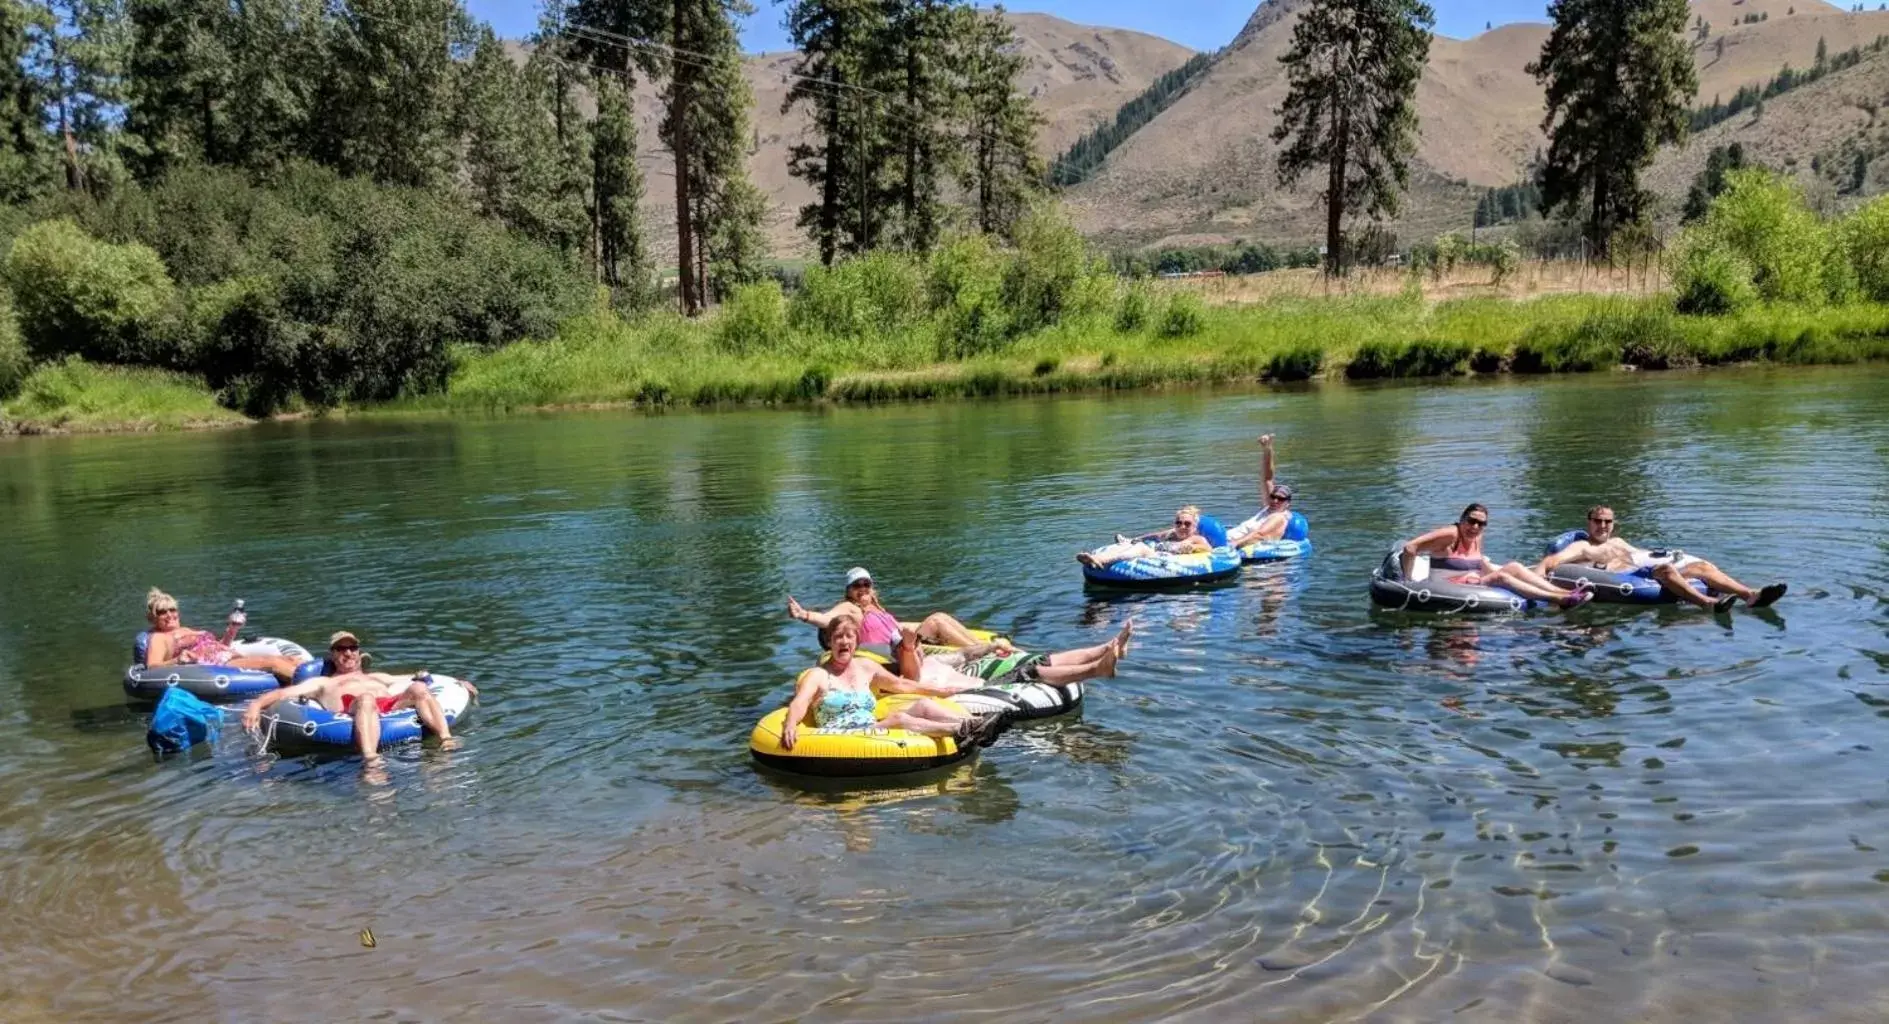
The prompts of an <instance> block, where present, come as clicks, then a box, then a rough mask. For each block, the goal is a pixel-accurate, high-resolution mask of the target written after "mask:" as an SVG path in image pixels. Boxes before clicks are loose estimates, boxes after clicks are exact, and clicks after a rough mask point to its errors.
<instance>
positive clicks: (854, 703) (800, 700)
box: [781, 616, 1004, 750]
mask: <svg viewBox="0 0 1889 1024" xmlns="http://www.w3.org/2000/svg"><path fill="white" fill-rule="evenodd" d="M831 632H832V639H833V657H832V659H831V660H829V661H828V662H827V663H826V664H824V665H820V666H818V667H816V668H814V669H812V670H811V671H809V672H807V673H806V674H805V675H803V676H801V677H800V685H799V686H798V687H796V688H795V690H794V699H793V702H792V703H790V704H788V705H787V721H786V724H785V725H783V726H782V727H781V747H782V748H784V749H786V750H792V749H794V744H795V743H796V742H798V740H799V732H800V724H799V723H800V721H801V719H803V718H807V715H808V712H812V719H811V722H812V724H813V727H814V728H816V729H842V730H865V729H904V730H906V731H907V732H915V733H918V734H919V735H921V736H951V737H955V738H956V739H957V740H958V741H959V742H963V743H968V742H973V741H975V742H978V743H982V744H985V745H989V743H990V741H991V740H993V739H995V738H996V736H997V733H998V732H1000V731H1001V730H1002V728H1003V725H1004V723H1003V717H1002V716H1001V715H982V716H979V715H967V714H965V713H964V712H962V711H954V710H952V709H951V708H948V707H945V706H944V705H943V704H940V703H938V702H937V701H934V700H927V699H924V698H920V699H919V700H917V701H914V702H913V703H911V704H909V705H907V706H906V707H905V708H904V709H903V710H900V711H894V712H892V713H890V714H888V715H886V716H885V717H884V718H880V717H878V716H877V715H876V714H875V713H874V708H873V706H874V704H875V703H876V699H875V698H874V697H873V692H872V690H873V686H874V685H875V684H877V685H879V686H881V687H883V688H885V689H886V690H887V691H888V692H893V693H900V692H910V691H911V686H910V685H909V684H908V683H906V682H905V681H904V680H901V679H900V678H899V677H898V676H895V675H893V674H892V673H890V672H887V671H886V670H885V666H883V665H880V664H878V663H877V662H874V661H871V660H868V659H866V658H855V657H853V655H854V653H855V652H857V651H858V650H859V622H858V620H856V619H854V618H852V617H850V616H841V617H840V618H838V619H836V620H834V622H833V624H832V627H831Z"/></svg>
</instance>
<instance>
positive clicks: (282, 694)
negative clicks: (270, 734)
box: [243, 676, 328, 729]
mask: <svg viewBox="0 0 1889 1024" xmlns="http://www.w3.org/2000/svg"><path fill="white" fill-rule="evenodd" d="M326 685H328V677H327V676H316V677H315V678H313V679H310V680H308V681H306V682H301V683H296V684H295V685H294V686H285V687H283V688H281V689H280V690H270V691H269V692H268V693H265V694H263V695H262V696H260V697H257V698H256V699H255V700H252V701H250V702H249V706H248V707H246V708H244V709H243V728H245V729H254V728H255V727H256V726H258V725H261V724H262V712H263V709H265V708H267V707H269V706H270V705H272V704H278V703H281V702H282V701H285V700H293V699H295V698H297V697H312V696H314V695H315V694H317V693H319V692H321V688H322V687H324V686H326Z"/></svg>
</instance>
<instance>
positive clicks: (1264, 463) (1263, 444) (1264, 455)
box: [1259, 434, 1272, 508]
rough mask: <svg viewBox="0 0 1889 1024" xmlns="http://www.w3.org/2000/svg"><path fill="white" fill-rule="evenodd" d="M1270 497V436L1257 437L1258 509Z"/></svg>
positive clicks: (1264, 505)
mask: <svg viewBox="0 0 1889 1024" xmlns="http://www.w3.org/2000/svg"><path fill="white" fill-rule="evenodd" d="M1271 497H1272V435H1271V434H1261V435H1259V507H1260V508H1267V507H1268V505H1267V504H1266V500H1267V499H1268V498H1271Z"/></svg>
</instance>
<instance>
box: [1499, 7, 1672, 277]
mask: <svg viewBox="0 0 1889 1024" xmlns="http://www.w3.org/2000/svg"><path fill="white" fill-rule="evenodd" d="M1548 15H1549V19H1550V20H1551V21H1552V22H1553V27H1552V28H1551V29H1550V31H1549V34H1548V38H1547V39H1546V40H1545V41H1544V42H1543V43H1542V46H1541V54H1540V56H1539V57H1538V58H1537V59H1536V60H1535V62H1534V63H1532V64H1530V65H1529V66H1528V71H1529V72H1530V73H1531V74H1533V75H1534V76H1535V78H1536V79H1537V80H1538V81H1540V82H1541V83H1542V86H1543V88H1544V89H1545V90H1546V92H1547V119H1546V123H1545V126H1544V127H1545V128H1546V130H1547V132H1548V139H1549V143H1548V154H1547V162H1546V164H1545V165H1544V166H1543V168H1542V173H1541V193H1542V195H1541V203H1542V208H1543V210H1544V211H1546V210H1551V209H1555V208H1560V209H1562V210H1564V211H1566V212H1567V213H1569V214H1570V215H1577V214H1578V215H1580V216H1582V217H1584V218H1586V231H1587V237H1588V240H1589V241H1590V242H1591V243H1592V244H1593V245H1594V248H1595V251H1596V252H1597V253H1599V254H1603V255H1604V254H1605V253H1606V252H1607V251H1608V248H1609V246H1610V245H1611V244H1612V242H1613V236H1614V233H1615V232H1616V231H1618V230H1619V229H1620V228H1621V227H1622V226H1623V225H1627V224H1633V223H1637V222H1639V221H1640V220H1641V219H1642V218H1643V217H1644V215H1645V213H1646V209H1647V205H1648V203H1649V196H1648V193H1647V192H1646V190H1644V189H1642V188H1641V187H1640V173H1641V172H1642V171H1643V170H1645V169H1646V167H1647V166H1648V165H1649V164H1651V162H1652V159H1653V154H1654V152H1655V151H1656V150H1657V149H1658V148H1659V147H1660V146H1661V145H1664V144H1667V143H1672V142H1677V141H1679V140H1680V139H1682V138H1684V137H1685V133H1686V105H1687V104H1688V103H1690V102H1691V100H1692V97H1693V95H1694V94H1695V93H1696V92H1697V91H1698V88H1699V85H1698V73H1697V71H1696V70H1695V69H1694V67H1693V63H1692V52H1691V49H1690V48H1689V46H1688V45H1687V42H1686V39H1685V36H1684V32H1685V29H1686V23H1687V21H1688V20H1689V19H1688V12H1687V9H1686V0H1646V2H1644V3H1636V4H1618V3H1611V2H1608V0H1552V2H1551V3H1550V4H1549V6H1548Z"/></svg>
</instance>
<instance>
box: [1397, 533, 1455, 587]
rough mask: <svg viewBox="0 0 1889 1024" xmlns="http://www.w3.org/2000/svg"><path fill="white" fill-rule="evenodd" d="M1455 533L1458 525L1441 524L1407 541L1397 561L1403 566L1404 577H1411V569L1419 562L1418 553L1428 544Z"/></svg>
mask: <svg viewBox="0 0 1889 1024" xmlns="http://www.w3.org/2000/svg"><path fill="white" fill-rule="evenodd" d="M1455 535H1456V527H1454V526H1439V527H1437V528H1436V529H1434V530H1431V531H1430V532H1429V533H1426V534H1422V535H1420V536H1417V537H1413V538H1411V539H1410V540H1407V541H1405V542H1404V546H1403V550H1402V552H1401V557H1400V558H1399V559H1398V563H1397V564H1398V565H1400V566H1402V567H1403V570H1404V579H1409V578H1410V573H1411V570H1412V569H1413V568H1415V566H1416V564H1417V555H1418V554H1420V553H1422V551H1423V549H1424V547H1425V546H1426V545H1429V544H1433V543H1435V542H1436V541H1439V540H1442V539H1444V538H1446V537H1453V536H1455Z"/></svg>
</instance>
